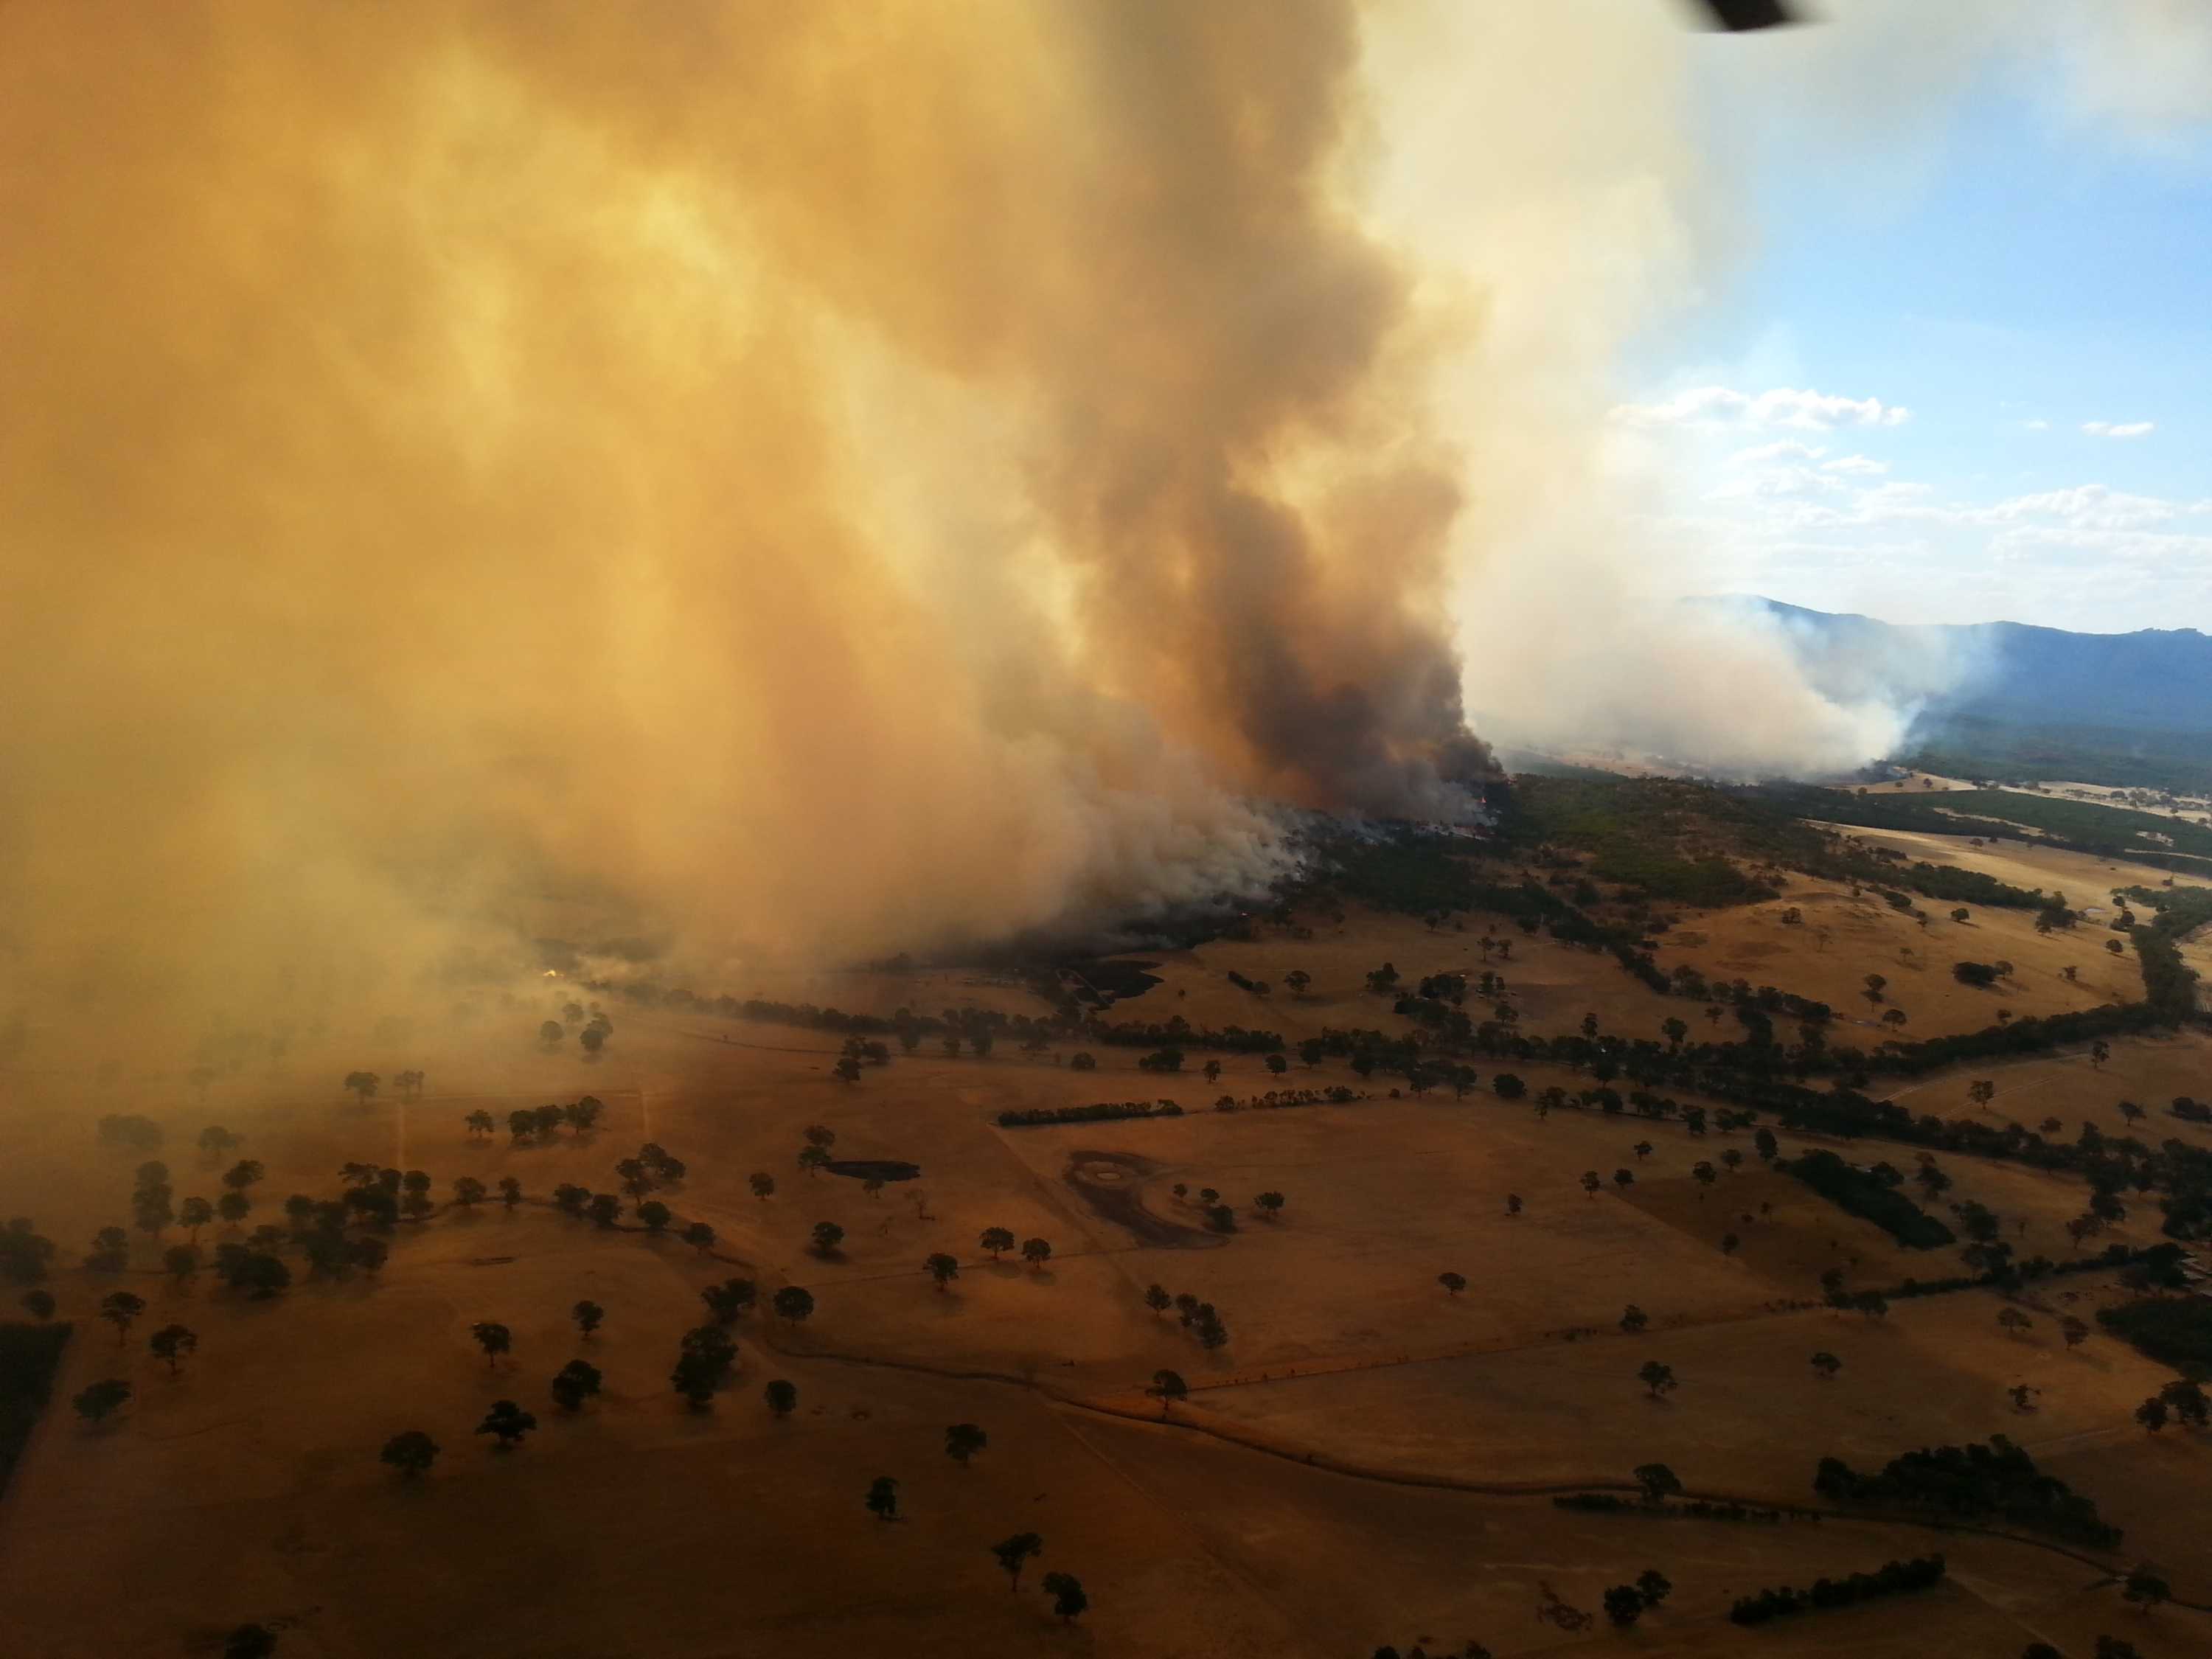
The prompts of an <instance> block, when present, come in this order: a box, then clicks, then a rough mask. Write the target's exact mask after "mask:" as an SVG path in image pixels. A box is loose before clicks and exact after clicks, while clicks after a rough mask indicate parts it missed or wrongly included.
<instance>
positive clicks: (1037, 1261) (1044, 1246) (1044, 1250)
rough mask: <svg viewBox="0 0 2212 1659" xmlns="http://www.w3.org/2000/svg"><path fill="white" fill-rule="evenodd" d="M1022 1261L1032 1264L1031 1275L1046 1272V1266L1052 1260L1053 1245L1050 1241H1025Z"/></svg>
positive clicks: (1034, 1239)
mask: <svg viewBox="0 0 2212 1659" xmlns="http://www.w3.org/2000/svg"><path fill="white" fill-rule="evenodd" d="M1022 1260H1023V1261H1026V1262H1028V1263H1029V1264H1030V1272H1031V1273H1042V1272H1043V1271H1044V1264H1045V1263H1046V1262H1048V1261H1051V1260H1052V1244H1051V1243H1050V1242H1049V1241H1048V1240H1046V1239H1042V1238H1025V1239H1024V1240H1023V1241H1022Z"/></svg>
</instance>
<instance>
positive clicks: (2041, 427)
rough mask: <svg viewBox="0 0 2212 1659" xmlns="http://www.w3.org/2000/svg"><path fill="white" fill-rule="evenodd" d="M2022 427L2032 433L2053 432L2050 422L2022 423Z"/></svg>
mask: <svg viewBox="0 0 2212 1659" xmlns="http://www.w3.org/2000/svg"><path fill="white" fill-rule="evenodd" d="M2021 426H2023V427H2025V428H2027V430H2028V431H2030V432H2048V431H2050V430H2051V422H2048V421H2042V420H2037V421H2022V422H2021Z"/></svg>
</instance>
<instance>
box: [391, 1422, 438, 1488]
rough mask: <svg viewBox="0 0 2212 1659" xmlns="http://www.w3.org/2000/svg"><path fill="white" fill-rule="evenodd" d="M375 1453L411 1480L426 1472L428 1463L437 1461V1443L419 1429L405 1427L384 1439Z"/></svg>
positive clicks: (428, 1466)
mask: <svg viewBox="0 0 2212 1659" xmlns="http://www.w3.org/2000/svg"><path fill="white" fill-rule="evenodd" d="M377 1455H378V1456H379V1457H380V1458H381V1459H382V1460H383V1461H384V1462H386V1463H389V1464H390V1465H391V1466H392V1468H395V1469H397V1470H398V1471H399V1473H400V1474H401V1475H403V1476H404V1477H405V1478H406V1479H408V1480H413V1479H414V1478H415V1477H416V1475H418V1474H428V1472H429V1468H430V1465H431V1464H433V1463H435V1462H437V1461H438V1443H437V1442H436V1441H435V1440H433V1439H431V1438H430V1437H429V1436H428V1435H427V1434H425V1433H423V1432H422V1430H420V1429H406V1430H403V1431H401V1432H399V1433H398V1434H395V1435H393V1436H392V1438H391V1439H389V1440H387V1441H386V1442H385V1443H384V1449H383V1450H382V1451H381V1452H380V1453H378V1454H377Z"/></svg>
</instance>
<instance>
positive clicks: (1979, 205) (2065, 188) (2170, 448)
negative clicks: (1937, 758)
mask: <svg viewBox="0 0 2212 1659" xmlns="http://www.w3.org/2000/svg"><path fill="white" fill-rule="evenodd" d="M1807 33H1810V32H1807ZM1743 44H1744V43H1741V42H1734V41H1729V42H1716V43H1714V46H1715V48H1716V49H1715V50H1712V51H1711V52H1708V53H1707V54H1706V56H1705V58H1703V60H1702V61H1701V62H1700V64H1699V66H1698V67H1699V86H1700V94H1701V95H1700V103H1701V106H1702V109H1703V114H1704V122H1703V125H1704V126H1705V131H1706V132H1707V135H1708V142H1709V143H1714V144H1717V147H1718V153H1719V155H1720V160H1719V163H1718V165H1719V166H1720V167H1721V171H1722V176H1723V184H1722V186H1721V193H1722V194H1723V197H1725V198H1726V199H1727V200H1728V201H1729V204H1731V209H1730V210H1731V214H1732V222H1734V224H1735V237H1736V239H1737V240H1740V241H1741V243H1742V244H1743V246H1742V247H1741V251H1740V252H1738V254H1737V256H1736V257H1735V258H1734V259H1732V260H1731V261H1730V262H1729V264H1727V265H1726V266H1724V268H1723V270H1721V271H1720V272H1719V273H1718V274H1717V276H1715V277H1714V278H1713V280H1712V283H1711V287H1710V288H1709V289H1708V291H1707V293H1706V294H1705V295H1704V296H1703V298H1702V300H1701V301H1700V302H1699V304H1697V305H1696V306H1694V307H1692V308H1691V309H1690V310H1688V311H1687V312H1686V313H1677V314H1676V315H1674V317H1672V318H1670V319H1668V322H1667V324H1666V325H1664V326H1663V327H1662V328H1660V329H1657V330H1655V331H1650V332H1649V333H1647V334H1646V335H1645V336H1644V337H1642V338H1641V339H1639V340H1638V341H1637V342H1636V343H1635V345H1634V348H1633V349H1632V353H1631V355H1630V357H1629V361H1628V363H1627V366H1626V373H1625V383H1626V384H1627V385H1628V386H1632V387H1636V388H1638V390H1636V391H1634V392H1632V393H1631V394H1630V401H1629V402H1628V403H1627V404H1626V405H1625V406H1624V407H1623V408H1621V409H1620V410H1616V411H1615V416H1614V419H1615V422H1616V423H1617V424H1619V425H1620V427H1622V428H1624V429H1625V430H1626V431H1628V432H1632V433H1636V434H1639V435H1644V436H1645V437H1646V438H1648V439H1649V440H1650V441H1651V442H1652V443H1654V444H1656V445H1659V446H1661V447H1662V453H1663V455H1664V458H1665V460H1666V463H1667V466H1668V473H1669V476H1670V477H1671V478H1672V480H1673V483H1672V486H1671V489H1670V494H1669V510H1668V513H1666V514H1665V515H1664V516H1665V517H1666V518H1668V520H1671V526H1670V527H1671V528H1673V529H1675V530H1678V531H1682V532H1687V533H1688V534H1689V535H1691V536H1692V537H1694V538H1696V539H1697V540H1698V542H1699V544H1700V545H1703V546H1705V547H1706V548H1708V549H1709V550H1711V562H1712V568H1711V570H1710V571H1709V572H1707V573H1705V574H1707V576H1708V577H1709V578H1710V580H1708V582H1707V583H1706V585H1707V586H1716V587H1728V588H1735V589H1740V590H1752V591H1758V592H1765V593H1767V594H1770V595H1771V596H1773V597H1775V598H1778V599H1787V600H1790V601H1793V602H1796V603H1800V604H1806V605H1816V606H1819V607H1820V608H1823V609H1830V610H1856V611H1867V612H1869V613H1871V614H1875V615H1879V616H1883V617H1889V618H1891V619H1893V620H1896V621H1904V622H1922V621H1929V622H1973V621H1983V620H1988V619H1991V618H1995V617H2005V618H2009V619H2013V620H2017V621H2022V622H2032V623H2047V624H2050V625H2052V626H2057V627H2068V628H2080V629H2092V630H2095V631H2125V630H2128V629H2136V628H2145V627H2164V628H2173V627H2196V628H2198V629H2205V630H2207V631H2212V411H2208V409H2207V399H2208V396H2212V124H2206V123H2203V122H2195V123H2191V122H2189V121H2179V122H2167V123H2165V124H2163V125H2160V126H2157V127H2155V128H2151V127H2140V128H2138V127H2135V126H2133V125H2121V124H2118V123H2116V122H2114V121H2112V120H2107V119H2096V118H2090V117H2088V116H2087V115H2085V114H2083V113H2082V112H2080V111H2078V110H2075V109H2069V107H2068V106H2067V105H2066V103H2065V101H2064V100H2063V99H2062V98H2060V97H2058V96H2057V95H2055V94H2054V93H2053V90H2052V88H2051V86H2050V85H2049V84H2047V83H2045V84H2039V83H2038V82H2037V81H2036V79H2035V78H2034V77H2033V76H2030V75H2028V74H2027V73H2024V72H2020V73H2008V72H2002V71H2001V70H1997V69H1985V70H1982V71H1981V72H1978V73H1976V74H1974V75H1972V76H1966V77H1964V84H1963V86H1962V87H1960V88H1958V89H1956V90H1955V91H1954V94H1953V95H1952V96H1950V97H1948V98H1947V99H1945V100H1942V104H1941V107H1940V110H1939V111H1937V112H1934V113H1929V112H1927V111H1925V110H1923V111H1920V112H1915V113H1912V114H1910V115H1907V116H1903V117H1898V118H1894V119H1893V118H1892V116H1891V114H1890V113H1889V112H1885V111H1882V110H1872V111H1869V112H1866V115H1865V118H1864V119H1863V121H1861V122H1857V123H1845V124H1843V125H1840V126H1839V125H1837V124H1835V123H1832V122H1831V123H1827V124H1825V125H1823V124H1817V123H1815V122H1814V121H1812V120H1809V119H1808V118H1806V116H1805V114H1804V112H1803V110H1802V107H1801V106H1800V105H1799V102H1798V100H1797V98H1796V93H1797V91H1798V90H1799V88H1798V87H1797V86H1796V83H1794V82H1787V81H1782V82H1776V81H1773V80H1771V79H1769V78H1768V77H1766V76H1764V75H1762V74H1761V73H1759V72H1758V71H1759V68H1760V65H1759V60H1758V59H1756V58H1752V57H1750V56H1749V55H1747V54H1746V53H1744V52H1741V50H1740V47H1741V46H1742V45H1743ZM1900 125H1901V126H1902V127H1903V128H1904V129H1905V130H1904V131H1899V127H1900ZM1782 394H1799V395H1794V396H1793V395H1782ZM1806 394H1809V395H1806Z"/></svg>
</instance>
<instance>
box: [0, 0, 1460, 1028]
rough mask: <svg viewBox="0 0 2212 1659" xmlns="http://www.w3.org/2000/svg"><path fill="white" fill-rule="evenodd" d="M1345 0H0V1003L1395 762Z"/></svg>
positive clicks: (281, 964) (1399, 662) (1007, 864)
mask: <svg viewBox="0 0 2212 1659" xmlns="http://www.w3.org/2000/svg"><path fill="white" fill-rule="evenodd" d="M1354 25H1355V19H1354V16H1353V14H1352V9H1351V8H1350V7H1349V6H1347V5H1345V4H1341V3H1334V0H1304V3H1285V0H1251V3H1230V0H1221V3H1212V4H1208V5H1205V6H1185V5H1177V4H1169V3H1158V4H1137V3H1129V4H1116V5H1112V6H1097V7H1083V6H1065V7H1062V6H1036V5H1032V4H1028V3H1006V4H990V3H969V4H962V5H958V6H927V5H913V4H900V3H884V4H879V5H874V6H868V5H861V4H842V5H837V6H726V7H714V6H704V5H702V6H690V7H665V8H652V9H644V10H641V9H635V8H622V7H611V6H603V5H592V4H550V3H531V4H503V3H483V4H477V5H454V6H446V7H433V6H428V5H425V6H410V7H405V8H398V9H392V8H378V7H344V6H317V7H307V6H301V5H299V4H296V3H293V0H283V3H267V4H252V3H226V4H222V5H216V6H199V5H189V4H176V5H161V6H146V5H139V4H112V5H110V4H99V3H76V0H72V3H68V4H60V3H28V4H17V5H12V6H9V7H7V8H5V9H0V167H4V172H0V216H4V221H5V222H6V223H7V224H8V226H9V232H8V249H7V252H5V254H4V255H0V358H4V361H5V362H7V364H8V366H9V390H8V394H7V396H6V398H5V399H4V400H0V528H4V534H5V537H6V550H5V554H4V565H0V645H4V649H0V702H4V704H5V707H6V708H7V710H8V720H7V721H6V725H5V728H4V731H0V767H4V776H5V779H6V785H5V787H6V791H7V800H6V803H5V807H4V812H0V864H4V866H5V868H6V871H7V875H6V878H5V882H6V889H5V898H6V901H7V902H6V905H5V910H4V914H0V939H3V940H4V943H3V944H0V949H4V951H5V953H6V954H5V956H4V957H0V976H4V978H5V981H7V983H6V987H5V989H4V991H0V1021H4V1020H6V1019H8V1018H11V1017H13V1018H21V1019H24V1020H26V1021H27V1027H28V1029H30V1030H33V1032H35V1031H36V1030H38V1029H40V1027H41V1026H42V1025H43V1024H46V1023H47V1022H50V1021H52V1019H54V1018H58V1011H59V1010H65V1009H70V1008H76V1009H86V1008H93V1009H100V1010H105V1011H108V1012H113V1011H115V1010H119V1009H126V1008H127V1009H130V1010H131V1011H133V1012H134V1016H135V1019H136V1021H137V1023H139V1024H160V1023H161V1017H162V1016H167V1017H169V1023H170V1024H175V1025H177V1026H179V1027H184V1028H190V1027H194V1026H197V1025H199V1024H204V1022H205V1021H207V1020H209V1019H210V1018H236V1019H242V1020H245V1021H246V1022H248V1023H258V1021H259V1020H260V1019H262V1018H266V1017H267V1015H268V1013H269V1012H270V1011H272V1010H274V1011H277V1012H283V1011H285V1010H292V1011H301V1010H306V1009H311V1008H313V1007H317V1006H322V1005H324V1004H326V1003H337V1002H343V1003H344V1004H346V1005H347V1006H351V1007H354V1008H356V1009H359V1008H363V1007H374V1006H386V1005H391V1004H394V1003H399V1002H404V1001H407V1000H410V999H412V998H414V997H415V996H416V995H417V994H418V993H421V992H422V991H424V990H426V989H428V990H435V991H436V992H437V993H438V994H439V995H440V997H441V999H443V998H446V997H447V996H449V994H450V992H449V989H448V988H447V987H450V985H451V984H453V983H457V982H459V981H465V980H466V979H468V978H470V977H471V976H475V975H500V974H503V973H506V972H507V971H509V970H511V969H514V968H517V967H519V966H523V965H526V963H527V961H528V957H527V953H526V951H523V950H522V949H521V948H520V946H521V945H522V943H523V942H524V941H526V940H527V939H529V938H530V937H531V936H532V935H533V934H535V933H544V932H548V931H560V928H561V924H562V922H563V921H565V920H573V919H574V918H575V917H578V916H596V917H602V918H605V917H619V918H623V919H624V921H626V922H627V923H628V925H627V926H626V927H625V928H624V931H628V932H631V933H639V932H643V933H648V934H652V935H654V936H658V937H664V938H666V939H670V940H671V942H672V943H673V945H674V946H675V947H676V948H677V949H678V951H681V952H682V953H684V954H686V955H688V956H689V957H690V958H691V959H692V961H693V963H694V964H695V971H701V972H702V973H707V974H711V970H712V968H713V965H714V963H716V962H717V961H718V960H720V959H721V958H724V957H729V956H732V955H733V954H735V953H737V952H739V951H755V950H767V951H793V952H802V953H809V954H813V955H817V956H836V955H840V954H848V953H853V952H859V951H874V950H880V949H888V948H896V947H899V946H908V945H911V946H921V947H927V946H930V945H941V944H945V943H947V942H949V941H954V940H957V939H963V938H978V937H987V936H991V935H994V934H999V933H1005V932H1006V931H1007V930H1010V929H1014V928H1019V927H1027V926H1031V925H1036V924H1039V923H1044V922H1048V921H1052V920H1054V919H1055V918H1060V917H1064V916H1066V915H1069V914H1071V913H1073V914H1083V913H1085V912H1087V911H1091V910H1095V909H1098V908H1109V907H1115V906H1126V905H1141V904H1145V903H1152V902H1161V901H1172V900H1174V899H1177V898H1182V897H1188V896H1196V895H1203V894H1206V893H1209V892H1212V891H1214V890H1218V889H1220V888H1221V887H1222V886H1224V885H1225V884H1238V883H1249V882H1250V881H1252V880H1254V879H1255V878H1260V877H1262V876H1264V875H1265V874H1266V873H1267V872H1269V871H1271V870H1272V869H1273V868H1275V867H1277V866H1278V865H1279V860H1280V857H1281V854H1280V851H1279V847H1278V845H1277V842H1276V837H1275V836H1274V835H1273V832H1272V830H1271V829H1269V827H1268V825H1267V823H1266V822H1265V821H1264V820H1263V819H1262V818H1261V817H1259V816H1257V815H1256V814H1255V812H1254V811H1252V810H1251V809H1250V808H1249V807H1248V806H1246V805H1243V804H1242V803H1243V801H1244V800H1245V799H1247V798H1250V797H1266V798H1271V799H1290V800H1294V801H1298V802H1303V803H1307V804H1312V805H1361V806H1367V807H1373V808H1380V809H1383V810H1391V811H1400V810H1434V809H1438V808H1441V807H1443V806H1446V805H1449V801H1450V799H1451V794H1450V792H1449V789H1448V788H1447V787H1444V785H1443V783H1441V782H1440V781H1439V772H1440V769H1441V771H1442V772H1443V773H1444V774H1446V775H1449V774H1452V773H1454V772H1464V771H1466V770H1468V769H1478V768H1480V766H1481V765H1482V764H1484V763H1485V761H1486V756H1485V755H1484V754H1483V753H1482V752H1481V751H1480V747H1479V745H1474V744H1472V743H1471V740H1468V739H1466V738H1465V737H1464V734H1463V732H1462V728H1461V723H1460V719H1459V712H1458V711H1459V677H1458V671H1457V668H1456V665H1455V659H1454V655H1453V652H1452V650H1451V647H1450V628H1449V623H1447V620H1446V618H1445V616H1444V611H1443V594H1444V588H1445V580H1446V572H1445V569H1444V559H1443V550H1444V546H1445V539H1446V535H1447V532H1448V530H1449V526H1450V524H1451V522H1452V520H1453V517H1454V513H1455V505H1456V497H1457V487H1456V485H1455V482H1454V475H1453V471H1452V470H1451V468H1450V467H1449V465H1446V464H1445V459H1446V458H1445V457H1443V454H1442V453H1441V452H1440V451H1439V450H1438V449H1437V447H1436V446H1435V445H1434V444H1433V443H1432V442H1431V441H1429V440H1428V439H1427V438H1426V437H1425V435H1424V434H1423V432H1422V431H1421V429H1420V424H1419V418H1418V416H1417V414H1416V413H1415V412H1414V400H1413V399H1412V398H1410V397H1404V398H1401V397H1399V396H1397V395H1395V394H1398V393H1401V392H1406V391H1407V382H1406V377H1405V376H1403V375H1402V374H1400V373H1399V372H1398V371H1397V370H1396V369H1395V368H1394V365H1395V364H1398V363H1401V362H1403V361H1404V360H1405V359H1406V358H1407V356H1408V354H1407V351H1406V349H1405V346H1406V342H1407V333H1406V331H1407V320H1408V318H1409V315H1410V314H1411V307H1410V306H1409V303H1408V295H1407V277H1406V276H1405V274H1404V273H1403V272H1402V271H1401V270H1400V268H1399V267H1398V265H1397V264H1396V263H1395V262H1394V259H1393V258H1392V256H1391V255H1390V254H1389V252H1387V251H1386V250H1385V249H1384V248H1383V246H1380V245H1379V244H1378V243H1377V242H1376V241H1374V240H1370V237H1369V236H1368V235H1367V234H1365V233H1364V232H1363V231H1362V229H1361V228H1359V226H1358V223H1357V222H1355V220H1354V219H1353V218H1352V216H1350V214H1349V213H1348V212H1347V211H1346V210H1345V209H1344V208H1343V207H1342V205H1341V204H1340V202H1339V200H1338V199H1337V189H1336V182H1335V179H1336V173H1337V172H1338V169H1339V167H1340V161H1341V159H1342V157H1343V155H1345V154H1346V150H1347V143H1348V141H1349V140H1352V139H1354V138H1356V137H1357V136H1358V131H1360V126H1359V124H1360V118H1361V109H1362V106H1361V103H1360V96H1361V94H1360V83H1359V82H1358V77H1357V75H1356V73H1355V71H1356V70H1357V69H1358V63H1359V43H1358V34H1357V30H1356V28H1355V26H1354Z"/></svg>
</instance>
